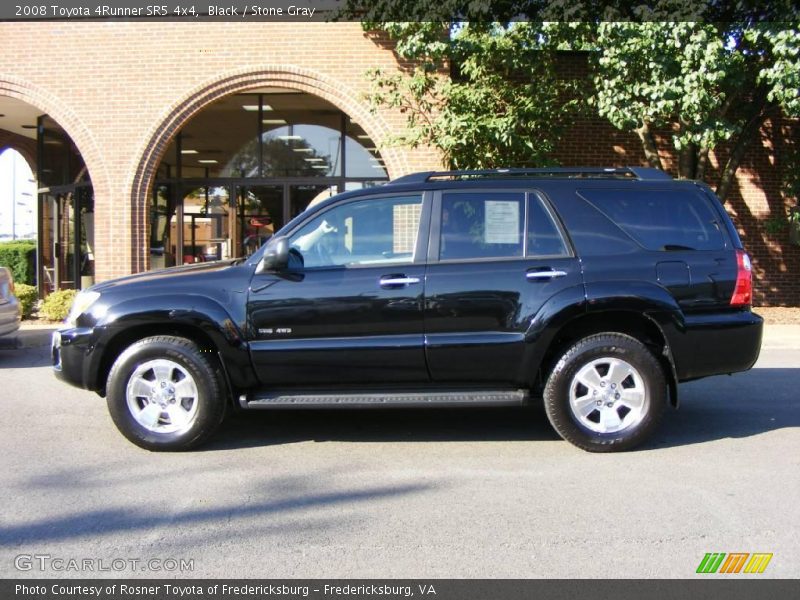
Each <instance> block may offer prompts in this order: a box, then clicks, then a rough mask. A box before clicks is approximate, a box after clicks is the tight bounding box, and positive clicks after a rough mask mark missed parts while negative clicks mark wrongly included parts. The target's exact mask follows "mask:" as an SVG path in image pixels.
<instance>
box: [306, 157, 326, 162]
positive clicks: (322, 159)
mask: <svg viewBox="0 0 800 600" xmlns="http://www.w3.org/2000/svg"><path fill="white" fill-rule="evenodd" d="M303 160H304V161H306V162H324V161H325V159H324V158H304V159H303Z"/></svg>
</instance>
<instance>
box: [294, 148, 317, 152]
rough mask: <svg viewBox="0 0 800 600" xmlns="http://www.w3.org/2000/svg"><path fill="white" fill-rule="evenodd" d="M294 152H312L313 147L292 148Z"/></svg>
mask: <svg viewBox="0 0 800 600" xmlns="http://www.w3.org/2000/svg"><path fill="white" fill-rule="evenodd" d="M292 150H294V151H295V152H313V151H314V149H313V148H292Z"/></svg>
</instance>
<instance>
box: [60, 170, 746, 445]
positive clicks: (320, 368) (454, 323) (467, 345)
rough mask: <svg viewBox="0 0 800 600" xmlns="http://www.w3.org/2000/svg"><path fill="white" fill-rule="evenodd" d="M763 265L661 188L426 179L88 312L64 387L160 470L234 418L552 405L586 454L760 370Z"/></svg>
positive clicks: (475, 174)
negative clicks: (74, 389) (99, 407)
mask: <svg viewBox="0 0 800 600" xmlns="http://www.w3.org/2000/svg"><path fill="white" fill-rule="evenodd" d="M751 286H752V283H751V273H750V260H749V258H748V256H747V254H745V252H744V250H743V248H742V244H741V241H740V239H739V236H738V234H737V232H736V229H735V228H734V226H733V224H732V222H731V220H730V218H729V217H728V215H727V214H726V213H725V210H724V209H723V207H722V205H721V204H720V202H719V200H718V199H717V198H716V197H715V196H714V194H713V193H712V192H711V191H710V190H709V189H708V188H707V187H706V186H705V185H703V184H700V183H696V182H692V181H675V180H673V179H671V178H670V177H669V176H668V175H666V174H665V173H663V172H661V171H657V170H655V169H644V168H633V167H631V168H626V169H552V170H542V169H534V170H515V169H509V170H493V171H460V172H443V173H436V172H431V173H418V174H414V175H409V176H406V177H402V178H400V179H397V180H395V181H393V182H391V183H390V184H387V185H385V186H382V187H377V188H370V189H366V190H360V191H356V192H349V193H344V194H340V195H338V196H334V197H332V198H330V199H328V200H326V201H324V202H322V203H320V204H318V205H317V206H315V207H313V208H311V209H309V210H307V211H306V212H304V213H302V214H301V215H300V216H298V217H296V218H295V219H294V220H292V221H291V222H290V223H288V224H287V225H286V226H285V227H284V228H283V229H281V230H280V231H279V232H278V233H277V234H276V235H275V236H274V237H273V238H272V239H271V240H270V241H269V242H267V243H266V244H265V245H264V246H263V247H262V248H261V249H260V250H259V251H258V252H256V253H255V254H253V255H252V256H251V257H249V258H247V259H239V260H232V261H222V262H217V263H211V264H202V265H190V266H184V267H177V268H172V269H166V270H161V271H155V272H150V273H143V274H140V275H133V276H130V277H124V278H122V279H117V280H114V281H106V282H103V283H100V284H97V285H95V286H93V287H92V288H90V289H89V290H86V291H84V292H82V293H80V294H79V295H78V297H77V299H76V300H75V304H74V306H73V309H72V312H71V314H70V316H69V317H68V319H67V323H66V326H65V328H62V329H60V330H59V331H57V332H56V333H55V334H54V338H53V363H54V367H55V370H56V373H57V374H58V376H59V377H61V378H62V379H64V380H65V381H68V382H70V383H73V384H75V385H78V386H80V387H83V388H86V389H89V390H94V391H96V392H98V393H99V394H100V395H105V396H106V397H107V399H108V408H109V411H110V413H111V416H112V418H113V420H114V423H115V424H116V425H117V427H118V428H119V430H120V431H121V432H122V433H123V435H125V436H126V437H127V438H128V439H129V440H131V441H132V442H133V443H135V444H138V445H139V446H142V447H144V448H148V449H151V450H181V449H187V448H191V447H193V446H196V445H197V444H199V443H201V442H203V441H205V440H207V439H208V438H209V436H211V435H212V434H213V433H214V431H215V430H216V429H217V427H218V426H219V424H220V423H221V421H222V419H223V417H224V415H225V413H226V411H227V410H229V409H230V408H234V407H235V408H237V409H244V410H251V409H278V408H287V407H289V408H301V407H302V408H312V407H313V408H330V407H373V406H386V407H397V406H414V407H419V406H454V407H455V406H465V405H466V406H475V405H502V404H523V403H526V402H530V401H531V399H543V401H544V406H545V409H546V412H547V416H548V417H549V419H550V422H551V423H552V425H553V427H554V428H555V429H556V431H557V432H558V433H559V434H560V435H561V436H562V437H563V438H564V439H566V440H568V441H570V442H572V443H573V444H575V445H576V446H579V447H580V448H583V449H585V450H590V451H597V452H606V451H614V450H625V449H629V448H632V447H634V446H635V445H637V444H639V443H640V442H642V441H644V440H645V439H647V437H648V436H650V435H651V434H652V433H653V431H654V429H655V428H656V426H657V425H658V422H659V420H660V418H661V416H662V414H663V413H664V411H665V409H666V406H667V404H668V403H670V402H671V403H672V404H674V405H677V396H678V394H677V384H678V383H679V382H681V381H688V380H691V379H698V378H700V377H706V376H709V375H717V374H723V373H733V372H736V371H744V370H746V369H749V368H750V367H751V366H752V365H753V363H754V362H755V361H756V358H757V357H758V353H759V350H760V346H761V331H762V320H761V318H760V317H759V316H757V315H755V314H753V313H752V312H751V311H750V304H751V296H752V291H751V290H752V288H751Z"/></svg>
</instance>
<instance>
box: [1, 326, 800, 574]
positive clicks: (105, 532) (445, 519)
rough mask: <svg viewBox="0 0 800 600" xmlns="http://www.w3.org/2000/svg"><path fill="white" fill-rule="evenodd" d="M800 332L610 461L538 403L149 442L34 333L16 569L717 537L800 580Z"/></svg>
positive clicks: (13, 508)
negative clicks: (139, 442)
mask: <svg viewBox="0 0 800 600" xmlns="http://www.w3.org/2000/svg"><path fill="white" fill-rule="evenodd" d="M789 327H791V326H789ZM795 327H796V326H795ZM797 332H798V329H786V330H785V331H784V330H780V331H779V330H777V329H773V330H771V331H770V332H768V333H769V335H768V336H767V340H766V343H765V348H764V350H763V351H762V356H761V358H760V360H759V362H758V364H757V365H756V367H755V368H754V369H753V370H752V371H750V372H748V373H742V374H737V375H733V376H730V377H727V376H726V377H714V378H710V379H705V380H702V381H698V382H693V383H688V384H684V385H682V386H681V389H680V392H681V408H680V409H679V410H677V411H674V410H670V411H669V412H668V413H667V415H666V418H665V421H664V423H663V425H662V427H661V429H660V430H659V432H658V434H657V435H656V436H655V439H654V440H653V441H652V442H651V443H650V444H648V445H646V446H645V447H643V448H641V449H639V450H637V451H633V452H629V453H623V454H611V455H596V454H588V453H585V452H582V451H580V450H578V449H576V448H574V447H572V446H570V445H569V444H567V443H566V442H563V441H561V440H560V439H559V438H558V437H557V436H556V434H555V433H554V432H553V430H552V429H551V428H550V426H549V425H548V423H547V420H546V418H545V415H544V413H543V411H542V410H541V409H537V408H527V409H491V410H489V409H483V410H477V409H476V410H406V411H397V410H394V411H348V412H331V411H326V412H280V413H254V414H248V415H245V416H242V417H236V418H233V419H229V420H228V421H227V422H226V423H225V424H224V425H223V428H222V430H221V431H220V433H219V434H218V435H217V436H216V437H215V438H214V439H213V441H212V442H211V443H210V444H208V445H207V446H204V447H203V448H202V449H200V450H198V451H195V452H191V453H182V454H156V453H150V452H147V451H145V450H141V449H139V448H137V447H135V446H133V445H131V444H130V443H128V442H127V441H126V440H125V439H124V438H123V437H122V436H121V435H120V434H118V433H117V431H116V429H115V428H114V426H113V424H112V422H111V420H110V418H109V417H108V414H107V412H106V407H105V402H104V400H102V399H101V398H99V397H98V396H96V395H95V394H93V393H90V392H85V391H81V390H78V389H74V388H71V387H68V386H66V385H65V384H62V383H60V382H58V381H56V380H55V378H54V377H53V375H52V373H51V372H50V367H49V349H48V348H47V347H46V346H40V345H37V344H38V343H40V342H34V341H32V340H34V339H38V340H40V341H41V340H44V339H46V337H47V332H46V330H42V331H40V332H38V333H35V334H26V337H27V339H28V341H27V342H26V343H25V344H22V345H23V346H27V347H23V348H17V349H3V350H0V398H2V400H0V402H2V404H0V406H2V419H1V420H0V456H2V457H3V458H2V469H0V577H12V578H17V577H93V576H106V577H108V576H124V577H148V578H150V577H159V576H163V575H166V576H169V577H182V576H190V577H222V576H225V577H251V578H272V577H274V578H289V577H321V578H335V577H346V578H351V577H378V578H399V577H420V578H433V577H443V578H444V577H466V578H476V577H492V578H505V577H514V578H517V577H523V578H527V577H554V578H561V577H564V578H576V577H577V578H595V577H622V578H639V577H677V578H686V577H695V576H697V575H695V570H696V568H697V566H698V564H699V563H700V561H701V559H702V558H703V556H704V554H705V553H707V552H726V553H727V552H750V553H753V552H766V553H772V554H773V558H772V560H771V562H770V563H769V565H768V567H767V569H766V571H765V572H764V573H763V574H762V575H756V576H751V575H743V574H740V575H738V577H797V576H798V573H800V569H798V564H800V536H799V535H798V523H800V436H798V432H799V431H800V429H799V428H800V392H798V389H800V335H796V334H797ZM31 335H32V336H33V337H31ZM37 336H38V337H37ZM42 556H45V557H48V558H41V557H42ZM20 557H22V558H20ZM37 557H39V558H37ZM70 559H76V560H77V561H80V562H75V563H70V562H69V560H70ZM59 560H60V561H61V562H57V561H59ZM153 560H155V561H156V562H148V561H153ZM113 561H116V562H113ZM172 561H174V562H172ZM181 561H183V564H182V565H181ZM89 567H90V568H91V569H94V571H91V570H87V568H89ZM117 568H119V570H117ZM101 569H106V570H105V571H102V570H101ZM164 569H166V572H165V571H164ZM705 577H708V576H707V575H706V576H705ZM720 577H724V576H723V575H720Z"/></svg>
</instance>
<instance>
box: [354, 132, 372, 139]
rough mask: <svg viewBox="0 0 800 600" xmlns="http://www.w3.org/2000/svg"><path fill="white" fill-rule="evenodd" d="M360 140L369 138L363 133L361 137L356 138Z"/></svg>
mask: <svg viewBox="0 0 800 600" xmlns="http://www.w3.org/2000/svg"><path fill="white" fill-rule="evenodd" d="M356 137H357V138H358V139H360V140H368V139H369V136H368V135H367V134H366V133H362V134H361V135H357V136H356Z"/></svg>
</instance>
